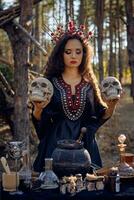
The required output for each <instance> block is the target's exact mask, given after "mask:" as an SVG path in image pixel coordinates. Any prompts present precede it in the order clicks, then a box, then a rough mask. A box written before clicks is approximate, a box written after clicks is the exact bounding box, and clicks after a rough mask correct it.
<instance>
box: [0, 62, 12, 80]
mask: <svg viewBox="0 0 134 200" xmlns="http://www.w3.org/2000/svg"><path fill="white" fill-rule="evenodd" d="M0 71H1V72H2V73H3V75H4V76H5V78H6V80H7V81H8V82H9V83H11V82H12V81H13V69H12V68H11V67H9V66H7V65H5V64H0Z"/></svg>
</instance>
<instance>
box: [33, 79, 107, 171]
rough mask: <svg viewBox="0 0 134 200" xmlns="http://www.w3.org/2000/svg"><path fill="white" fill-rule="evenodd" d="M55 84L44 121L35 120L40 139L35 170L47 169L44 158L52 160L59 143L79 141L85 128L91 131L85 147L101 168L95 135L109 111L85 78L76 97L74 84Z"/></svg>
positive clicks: (43, 113) (58, 80)
mask: <svg viewBox="0 0 134 200" xmlns="http://www.w3.org/2000/svg"><path fill="white" fill-rule="evenodd" d="M51 82H52V84H53V86H54V95H53V97H52V100H51V102H50V103H49V104H48V105H47V107H45V108H44V109H43V112H42V116H41V120H40V121H37V120H36V119H35V118H34V117H33V123H34V125H35V129H36V132H37V135H38V138H39V140H40V143H39V146H38V155H37V158H36V160H35V162H34V170H35V171H38V172H40V171H42V170H43V167H44V159H45V158H47V157H51V155H52V152H53V150H54V149H55V148H56V146H57V141H58V140H62V139H73V140H77V139H78V137H79V134H80V130H81V128H82V127H86V128H87V132H86V134H85V135H84V137H83V142H84V147H85V148H86V149H87V150H88V151H89V153H90V156H91V161H92V163H94V164H97V165H98V166H100V167H101V166H102V163H101V158H100V154H99V150H98V146H97V143H96V140H95V133H96V131H97V129H98V128H99V127H100V126H101V125H102V124H103V123H104V122H105V121H106V120H103V119H102V116H103V114H104V111H105V109H106V108H105V107H104V106H102V105H101V104H99V103H96V101H95V98H94V91H93V88H92V87H91V85H90V84H89V83H88V82H86V81H85V80H84V79H82V80H81V82H80V83H79V84H78V85H76V86H75V89H76V93H75V96H72V94H71V87H70V85H68V84H67V83H65V82H64V80H63V79H62V78H61V77H60V78H53V79H52V80H51Z"/></svg>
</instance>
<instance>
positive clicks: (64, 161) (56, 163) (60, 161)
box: [52, 140, 91, 177]
mask: <svg viewBox="0 0 134 200" xmlns="http://www.w3.org/2000/svg"><path fill="white" fill-rule="evenodd" d="M52 158H53V170H54V172H55V173H56V174H57V175H58V176H59V177H61V176H69V175H71V174H72V175H75V174H78V173H81V174H83V175H84V174H86V173H87V172H89V171H90V165H91V158H90V155H89V153H88V151H87V150H86V149H85V148H84V147H83V143H82V142H80V143H78V142H76V141H75V140H59V141H58V142H57V148H56V149H55V150H54V151H53V153H52Z"/></svg>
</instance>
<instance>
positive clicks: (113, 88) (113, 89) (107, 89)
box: [101, 76, 122, 100]
mask: <svg viewBox="0 0 134 200" xmlns="http://www.w3.org/2000/svg"><path fill="white" fill-rule="evenodd" d="M101 93H102V95H103V96H104V98H105V99H106V100H112V99H119V98H120V94H121V93H122V86H121V83H120V81H119V80H118V79H117V78H115V77H113V76H108V77H107V78H105V79H104V80H103V81H102V82H101Z"/></svg>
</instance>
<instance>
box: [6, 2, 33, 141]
mask: <svg viewBox="0 0 134 200" xmlns="http://www.w3.org/2000/svg"><path fill="white" fill-rule="evenodd" d="M20 7H21V15H20V24H21V25H22V26H24V27H25V25H26V22H27V21H28V20H29V18H30V17H31V16H32V0H20ZM25 28H27V27H25ZM4 29H5V30H6V32H7V34H8V36H9V39H10V42H11V45H12V49H13V56H14V91H15V98H14V130H15V132H14V138H15V139H18V140H22V139H25V138H26V136H28V135H29V133H30V128H29V127H30V126H29V112H28V107H27V99H28V59H29V58H28V47H29V42H30V41H29V39H28V38H27V36H25V34H24V33H23V32H22V31H21V30H20V29H19V28H17V27H16V26H15V25H14V24H13V23H11V22H10V24H7V25H5V27H4Z"/></svg>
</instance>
